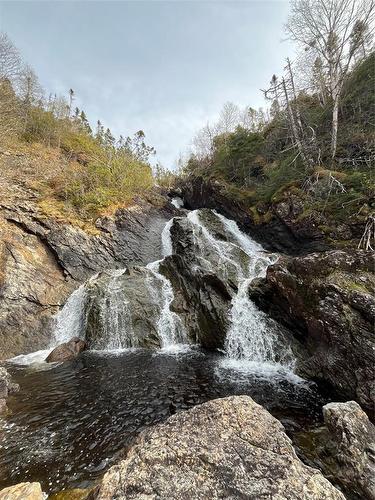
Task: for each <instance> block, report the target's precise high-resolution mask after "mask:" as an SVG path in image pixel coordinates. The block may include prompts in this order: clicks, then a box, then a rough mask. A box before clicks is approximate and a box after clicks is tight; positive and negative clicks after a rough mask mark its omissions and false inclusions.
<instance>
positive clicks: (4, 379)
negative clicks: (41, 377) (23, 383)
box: [0, 366, 20, 414]
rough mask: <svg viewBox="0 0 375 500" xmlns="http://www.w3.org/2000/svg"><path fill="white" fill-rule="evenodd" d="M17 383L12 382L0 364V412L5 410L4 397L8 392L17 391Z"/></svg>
mask: <svg viewBox="0 0 375 500" xmlns="http://www.w3.org/2000/svg"><path fill="white" fill-rule="evenodd" d="M19 388H20V387H19V385H18V384H16V383H14V382H12V379H11V376H10V374H9V373H8V371H7V370H6V368H4V367H3V366H0V414H1V413H4V412H5V411H6V410H7V405H6V398H7V397H8V396H9V394H13V393H15V392H17V391H19Z"/></svg>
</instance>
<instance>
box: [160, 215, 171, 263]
mask: <svg viewBox="0 0 375 500" xmlns="http://www.w3.org/2000/svg"><path fill="white" fill-rule="evenodd" d="M172 225H173V219H171V220H169V221H168V222H167V223H166V225H165V226H164V228H163V231H162V233H161V247H162V255H163V257H167V256H168V255H172V253H173V245H172V238H171V227H172Z"/></svg>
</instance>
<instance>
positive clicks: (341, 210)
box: [184, 53, 375, 232]
mask: <svg viewBox="0 0 375 500" xmlns="http://www.w3.org/2000/svg"><path fill="white" fill-rule="evenodd" d="M374 88H375V54H374V53H372V54H370V55H369V56H368V57H366V58H365V59H364V60H362V61H361V62H360V63H358V64H356V65H354V67H353V69H352V71H351V73H349V75H348V77H347V79H346V80H345V82H344V88H343V91H342V103H341V108H340V113H339V123H340V127H339V131H338V141H337V152H336V155H335V157H334V158H332V157H331V149H330V140H331V131H330V119H331V114H330V112H331V103H330V102H329V101H328V102H327V103H326V104H323V103H322V102H321V100H320V99H319V95H318V94H311V95H309V94H307V93H306V92H300V93H299V94H298V95H296V98H295V99H294V100H293V101H292V102H291V104H290V105H291V106H292V107H293V108H294V111H295V110H298V113H299V116H300V119H301V124H302V127H303V131H304V133H305V135H304V139H305V144H306V146H305V151H306V153H305V154H306V156H307V155H309V156H310V158H311V159H309V160H308V161H307V162H305V161H304V160H303V158H302V155H301V154H299V151H298V149H297V147H296V143H295V140H294V137H293V135H292V133H291V124H290V116H289V114H288V109H287V108H286V107H284V108H282V107H281V106H275V105H274V104H275V102H273V106H272V107H271V110H273V112H272V113H271V116H270V117H269V119H268V121H267V122H266V123H264V124H262V126H261V127H259V126H257V124H256V123H255V124H254V123H252V124H251V127H250V128H249V127H245V126H244V125H243V123H241V122H240V123H239V124H237V126H235V127H233V129H232V130H231V131H229V132H220V133H218V134H217V135H214V138H213V140H212V144H211V146H210V147H206V150H209V151H210V153H209V154H203V153H202V151H200V150H199V148H198V149H196V151H195V153H194V154H193V155H192V156H191V157H190V159H189V160H188V162H187V164H186V166H185V169H184V175H194V176H203V177H204V178H206V179H208V178H209V179H215V180H217V181H219V182H220V184H221V185H222V188H223V189H224V190H226V192H227V193H228V196H230V197H232V198H234V199H236V200H238V201H240V202H241V203H243V204H244V205H246V206H247V207H248V208H249V209H250V212H251V213H252V214H253V216H254V220H255V221H258V222H261V221H264V217H263V218H262V217H261V216H259V214H258V212H257V210H256V209H255V207H256V206H258V205H259V206H262V207H263V206H264V204H266V205H268V206H271V205H272V204H273V203H277V202H279V201H281V200H283V199H284V198H285V199H287V198H289V197H290V196H291V195H292V194H293V195H295V196H298V197H299V198H300V199H301V200H302V201H303V203H304V207H305V208H304V212H303V214H302V215H301V218H303V217H308V216H309V215H310V214H311V213H312V212H315V213H319V214H322V215H323V216H324V217H327V218H328V219H330V220H331V224H333V223H339V222H343V221H347V220H348V217H356V218H357V219H359V220H365V219H366V218H367V216H368V215H369V214H370V213H371V210H372V204H373V197H374V165H375V162H374V160H375V132H374V124H375V94H374ZM275 108H276V111H275ZM238 115H240V116H241V115H242V113H237V116H238ZM221 128H222V127H221V126H220V124H216V125H215V126H214V127H212V130H219V131H220V130H221ZM201 134H202V132H201ZM201 137H202V135H201ZM199 144H201V142H199ZM306 163H307V164H306ZM262 212H263V213H264V210H262ZM266 217H269V214H268V213H267V211H266ZM326 229H327V232H329V231H330V230H331V227H329V226H328V227H327V228H326Z"/></svg>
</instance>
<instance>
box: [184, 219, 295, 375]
mask: <svg viewBox="0 0 375 500" xmlns="http://www.w3.org/2000/svg"><path fill="white" fill-rule="evenodd" d="M212 213H213V214H214V215H215V216H216V218H217V219H218V220H219V221H220V222H221V224H222V227H223V229H224V232H225V234H226V235H227V239H228V241H223V240H221V239H219V238H216V237H215V236H214V235H213V234H212V232H210V231H209V230H208V229H207V227H205V224H204V222H202V220H201V216H200V211H197V210H195V211H193V212H191V213H190V214H189V215H188V218H189V220H190V221H191V222H192V223H193V226H195V231H194V232H195V238H196V242H197V244H198V247H200V249H201V255H202V257H203V258H204V259H205V262H208V264H209V266H210V267H211V269H214V268H216V272H218V273H221V274H222V275H223V276H224V277H228V274H230V273H232V275H233V270H234V273H235V275H236V280H237V293H236V294H235V295H234V297H233V299H232V305H231V312H230V328H229V330H228V333H227V338H226V343H225V354H226V359H225V361H224V363H225V364H227V365H228V364H229V365H230V366H232V367H241V368H244V367H245V366H246V367H247V368H250V369H259V368H260V367H262V368H265V367H266V366H267V365H268V366H269V367H270V368H277V367H280V368H281V367H283V368H287V369H288V368H292V364H293V361H292V360H293V356H292V353H291V350H290V348H289V346H288V345H286V346H285V343H284V342H283V340H284V339H282V338H280V335H281V333H280V327H279V326H278V325H277V324H276V323H275V322H274V321H272V320H271V319H270V318H268V317H267V315H266V314H264V313H263V312H262V311H260V310H259V309H258V308H257V307H256V306H255V304H254V303H253V302H252V301H251V300H250V298H249V294H248V291H249V286H250V284H251V282H252V281H253V279H255V278H258V277H263V276H265V273H266V269H267V267H268V266H269V265H270V264H272V263H274V262H275V261H276V260H277V256H276V255H273V254H268V253H266V252H265V251H264V249H263V248H262V247H261V245H259V244H258V243H256V242H255V241H253V240H252V239H251V238H249V237H248V236H246V235H245V234H244V233H242V232H241V231H240V229H239V228H238V226H237V224H236V222H235V221H232V220H228V219H227V218H226V217H224V216H222V215H220V214H217V213H216V212H214V211H212ZM207 245H208V246H209V247H210V256H211V262H210V260H209V259H207V258H206V254H207V252H205V248H204V247H205V246H207ZM238 250H240V253H239V252H238ZM241 252H244V253H245V254H246V256H247V258H248V262H247V265H246V266H244V265H243V263H241V262H239V259H238V256H239V255H240V257H241ZM212 255H214V258H212ZM236 259H237V260H236ZM242 260H243V259H242ZM228 362H229V363H228Z"/></svg>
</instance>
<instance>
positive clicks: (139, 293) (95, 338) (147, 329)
mask: <svg viewBox="0 0 375 500" xmlns="http://www.w3.org/2000/svg"><path fill="white" fill-rule="evenodd" d="M154 287H155V288H154ZM161 287H162V283H161V282H158V280H157V279H156V278H155V277H154V275H153V273H152V271H151V270H149V269H147V268H144V267H139V266H133V267H130V268H128V269H127V270H126V271H124V270H123V271H121V270H120V271H118V272H114V273H111V272H102V273H100V274H99V276H98V278H97V279H95V280H91V281H90V282H89V283H88V284H87V294H88V303H87V305H86V308H87V326H86V335H85V338H86V341H87V345H88V348H89V349H106V348H107V347H108V345H110V343H111V341H112V340H113V339H114V338H115V339H116V340H117V342H120V343H121V346H122V347H160V339H159V337H158V332H157V323H158V320H159V315H160V310H161V307H162V305H163V304H162V301H163V298H162V294H161V290H160V289H161ZM111 322H113V323H111ZM113 347H120V346H119V345H117V346H113Z"/></svg>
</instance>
